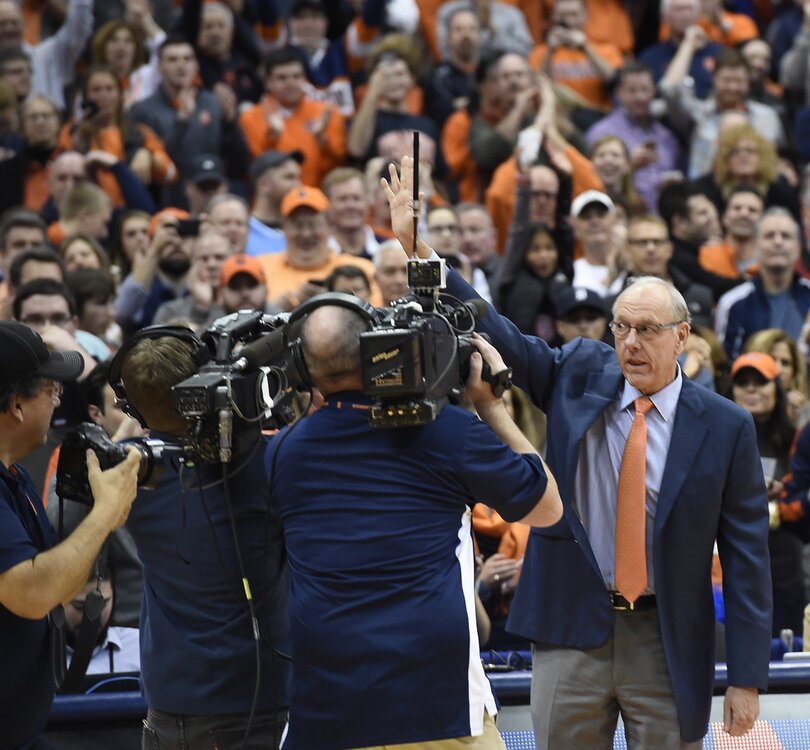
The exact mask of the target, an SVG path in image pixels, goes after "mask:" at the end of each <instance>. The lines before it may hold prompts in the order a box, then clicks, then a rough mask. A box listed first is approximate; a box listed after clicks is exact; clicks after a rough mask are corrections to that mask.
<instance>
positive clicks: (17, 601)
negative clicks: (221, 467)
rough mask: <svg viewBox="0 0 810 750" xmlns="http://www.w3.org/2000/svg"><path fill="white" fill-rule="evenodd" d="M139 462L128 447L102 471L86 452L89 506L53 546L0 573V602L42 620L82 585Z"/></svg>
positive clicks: (128, 497)
mask: <svg viewBox="0 0 810 750" xmlns="http://www.w3.org/2000/svg"><path fill="white" fill-rule="evenodd" d="M139 463H140V454H139V453H138V451H137V450H135V448H130V453H129V455H128V456H127V458H126V460H124V461H123V462H122V463H120V464H118V466H114V467H113V468H112V469H109V470H108V471H101V468H100V467H99V464H98V459H97V458H96V455H95V454H94V453H93V452H92V451H88V456H87V468H88V478H89V480H90V487H91V489H92V491H93V498H94V499H95V504H94V505H93V508H92V510H91V511H90V512H89V513H88V514H87V516H85V518H84V520H83V521H82V522H81V523H80V524H79V525H78V526H77V527H76V529H75V530H74V531H73V533H72V534H70V535H69V536H68V537H67V538H66V539H64V540H63V541H62V542H60V543H59V544H57V545H56V546H55V547H52V548H51V549H49V550H46V551H44V552H40V553H38V554H37V555H35V556H33V557H31V558H30V559H28V560H23V561H22V562H20V563H17V564H16V565H14V566H13V567H11V568H9V569H7V570H5V571H4V572H2V573H0V604H2V605H3V606H4V607H5V608H6V609H8V610H10V611H11V612H13V613H14V614H15V615H17V616H18V617H26V618H28V619H31V620H41V619H42V618H43V617H45V616H46V615H47V614H48V612H50V611H51V610H52V609H53V608H54V607H55V606H56V605H57V604H59V603H60V602H61V603H67V602H69V601H70V600H71V599H72V598H73V597H74V596H76V594H78V593H79V591H81V590H82V588H83V587H84V585H85V583H87V577H88V576H89V575H90V571H91V569H92V567H93V563H94V562H95V560H96V557H97V556H98V553H99V550H100V549H101V546H102V545H103V544H104V541H105V540H106V539H107V536H108V535H109V534H110V532H111V531H114V530H115V529H117V528H119V527H120V526H121V525H122V524H123V523H124V521H126V518H127V514H128V513H129V509H130V507H131V506H132V501H133V500H134V499H135V492H136V490H137V476H138V466H139Z"/></svg>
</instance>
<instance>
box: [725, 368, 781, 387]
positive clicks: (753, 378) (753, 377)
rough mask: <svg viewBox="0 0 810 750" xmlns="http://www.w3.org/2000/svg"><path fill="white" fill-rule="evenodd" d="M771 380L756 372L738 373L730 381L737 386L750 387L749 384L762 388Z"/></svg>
mask: <svg viewBox="0 0 810 750" xmlns="http://www.w3.org/2000/svg"><path fill="white" fill-rule="evenodd" d="M772 382H773V381H772V380H766V379H765V378H763V377H762V375H760V374H759V373H757V372H752V373H740V374H739V375H736V376H735V377H734V379H733V380H732V383H733V384H734V385H735V386H736V387H737V388H750V387H751V386H754V387H755V388H763V387H764V386H766V385H768V384H770V383H772Z"/></svg>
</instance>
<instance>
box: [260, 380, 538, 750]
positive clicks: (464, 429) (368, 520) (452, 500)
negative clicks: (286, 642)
mask: <svg viewBox="0 0 810 750" xmlns="http://www.w3.org/2000/svg"><path fill="white" fill-rule="evenodd" d="M368 403H369V402H368V400H367V399H365V398H364V397H363V395H362V394H357V393H348V394H337V395H333V396H330V398H329V399H328V400H327V404H326V405H325V406H324V407H323V408H322V409H320V410H319V411H318V412H316V413H315V414H312V415H310V416H308V417H306V418H305V419H302V420H301V421H300V422H299V423H297V424H296V425H295V426H294V427H292V428H289V429H288V430H286V431H283V432H282V433H280V434H279V436H278V437H276V438H275V440H274V441H273V443H272V445H271V451H270V452H268V461H269V466H270V469H271V475H272V476H271V480H272V481H271V498H272V499H273V502H274V503H275V505H276V506H277V507H278V509H279V512H280V514H281V517H282V522H283V524H284V537H285V543H286V545H287V552H288V556H289V564H290V573H291V593H290V621H291V640H292V646H293V682H292V689H291V696H290V723H289V732H288V736H287V739H286V741H285V745H284V748H285V750H336V748H347V747H349V748H350V747H364V746H368V745H382V744H385V745H389V744H390V745H395V744H399V743H406V742H425V741H430V740H439V739H446V738H451V737H464V736H469V735H471V734H475V733H480V731H481V722H482V720H483V715H484V711H485V710H486V711H488V712H489V713H490V714H494V713H495V711H496V710H497V709H496V707H495V702H494V698H493V696H492V691H491V688H490V686H489V683H488V681H487V680H486V677H485V676H484V673H483V669H482V667H481V660H480V653H479V647H478V636H477V632H476V627H475V611H474V598H473V578H474V561H473V544H472V536H471V512H470V506H471V505H472V504H473V503H474V502H476V501H481V502H486V503H487V504H488V505H491V506H492V507H494V508H496V509H497V510H498V511H499V512H500V513H501V515H503V516H504V517H505V518H507V519H508V520H517V519H519V518H522V517H523V516H524V515H525V514H526V513H528V512H529V511H530V510H531V509H532V508H534V506H535V505H536V504H537V502H538V500H539V498H540V497H541V496H542V494H543V493H544V492H545V488H546V484H547V477H546V475H545V472H544V471H543V468H542V465H541V463H540V460H539V458H538V457H537V456H534V455H521V454H517V453H515V452H514V451H512V450H511V449H510V448H508V447H507V446H506V445H504V444H503V443H502V442H501V441H500V440H499V439H498V438H497V437H496V435H495V434H494V433H493V432H492V430H491V429H490V428H489V427H488V426H487V425H486V424H484V423H483V422H481V421H480V420H478V418H477V417H475V416H474V415H472V414H470V413H469V412H467V411H464V410H463V409H460V408H458V407H455V406H446V407H445V408H444V409H443V410H442V411H441V413H440V414H439V417H438V419H437V420H436V422H434V423H433V424H431V425H428V426H425V427H418V428H401V429H393V430H377V429H372V428H371V427H369V425H368V411H367V409H368Z"/></svg>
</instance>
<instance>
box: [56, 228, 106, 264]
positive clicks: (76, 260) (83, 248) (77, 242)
mask: <svg viewBox="0 0 810 750" xmlns="http://www.w3.org/2000/svg"><path fill="white" fill-rule="evenodd" d="M59 255H61V256H62V260H64V261H65V268H66V269H67V270H68V271H75V270H76V269H77V268H99V269H102V270H104V271H106V272H108V273H109V271H110V259H109V257H108V256H107V253H106V252H105V251H104V248H103V247H102V246H101V245H100V244H99V243H98V241H97V240H94V239H93V238H92V237H88V236H87V235H85V234H72V235H70V236H69V237H65V239H64V240H62V242H61V243H60V245H59Z"/></svg>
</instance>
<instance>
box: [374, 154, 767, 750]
mask: <svg viewBox="0 0 810 750" xmlns="http://www.w3.org/2000/svg"><path fill="white" fill-rule="evenodd" d="M412 182H413V162H412V160H410V159H408V158H405V159H404V160H403V164H402V176H401V179H400V178H398V177H397V175H396V172H395V171H394V170H393V169H392V170H391V183H390V186H389V188H388V190H387V195H388V200H389V204H390V206H391V214H392V226H393V228H394V231H395V232H396V234H397V237H398V239H399V240H400V242H401V243H402V245H403V247H406V248H410V247H411V246H412V245H413V201H412V198H411V192H412V187H411V186H412ZM418 253H419V255H420V257H423V258H427V257H430V256H431V254H432V250H431V249H430V247H428V246H427V245H426V244H425V243H424V242H422V240H421V239H420V240H418ZM448 290H449V291H450V292H451V293H452V294H454V295H456V296H457V297H459V298H461V299H466V298H469V297H473V296H475V293H474V292H473V290H472V288H471V287H469V286H468V285H467V284H466V283H465V282H464V281H463V280H462V279H461V278H460V276H459V275H458V274H455V273H452V272H451V274H450V278H449V280H448ZM613 313H614V320H613V323H612V325H611V327H612V329H613V333H614V336H615V337H616V349H615V351H614V350H613V349H612V348H611V347H609V346H607V345H605V344H603V343H601V342H597V341H590V340H585V339H575V340H574V341H573V342H571V343H570V344H567V345H566V346H564V347H563V348H561V349H552V348H550V347H549V346H547V345H546V343H545V342H544V341H542V340H540V339H537V338H534V337H531V336H523V335H522V334H521V333H520V332H519V331H518V330H517V329H516V328H515V327H514V326H513V325H512V324H511V323H510V322H509V321H508V320H506V319H505V318H502V317H500V316H498V315H497V314H496V313H495V312H494V311H493V310H491V309H490V310H489V312H488V313H487V314H485V315H484V316H482V318H481V319H480V320H479V322H478V326H477V327H478V330H479V331H484V332H486V333H488V334H489V335H490V336H491V337H492V340H493V342H494V343H495V345H496V346H497V348H498V349H499V350H500V352H501V354H502V355H503V357H504V359H505V360H506V361H507V363H508V364H510V365H511V366H512V367H513V369H514V380H515V383H516V384H517V385H519V386H520V387H521V388H524V389H525V390H526V391H527V392H528V393H529V394H530V396H531V398H532V400H533V401H534V402H535V403H536V404H537V405H538V406H539V407H541V408H542V409H543V410H544V411H545V412H546V414H547V416H548V456H547V461H548V465H549V466H550V468H551V470H552V472H553V473H554V475H555V476H556V477H557V481H558V485H559V488H560V494H561V496H562V500H563V505H564V514H563V518H562V520H561V521H559V522H558V523H557V524H555V525H553V526H550V527H548V528H544V529H533V530H532V532H531V537H530V539H529V545H528V549H527V551H526V556H525V560H524V565H523V573H522V575H521V581H520V586H519V589H518V592H517V595H516V597H515V601H514V603H513V605H512V609H511V615H510V620H509V624H508V627H509V629H510V630H512V631H513V632H515V633H518V634H520V635H522V636H524V637H527V638H529V639H531V640H532V641H533V642H534V644H535V648H534V673H533V680H532V717H533V723H534V730H535V739H536V742H537V747H538V750H540V749H541V748H542V749H543V750H545V749H548V748H551V749H552V750H559V749H560V748H566V749H567V748H572V749H573V748H576V750H591V749H593V750H597V749H598V750H606V749H607V748H611V747H612V746H613V733H614V731H615V727H616V723H617V720H618V717H619V715H621V717H622V719H623V722H624V727H625V735H626V737H627V741H628V747H629V748H630V750H642V749H645V750H649V749H650V748H656V750H662V749H668V748H678V749H679V750H686V749H688V750H696V749H697V748H700V747H702V738H703V736H704V734H705V733H706V729H707V724H708V719H709V711H710V708H711V695H712V684H713V678H714V605H713V599H712V589H711V562H712V551H713V548H714V543H715V540H717V545H718V548H719V551H720V560H721V563H722V566H723V572H724V596H725V605H726V640H727V644H726V648H727V654H728V677H729V687H728V689H727V691H726V697H725V709H724V725H725V728H726V731H727V732H729V733H730V734H732V735H735V736H739V735H742V734H744V733H745V732H747V731H748V730H749V729H750V728H751V726H752V725H753V723H754V721H755V719H756V717H757V715H758V714H759V697H758V695H759V690H762V689H764V688H765V687H766V686H767V679H768V657H769V653H770V632H771V630H770V628H771V624H770V622H771V593H770V591H771V588H770V571H769V563H768V559H769V557H768V511H767V499H766V494H765V483H764V480H763V476H762V470H761V466H760V461H759V455H758V452H757V444H756V434H755V431H754V425H753V422H752V420H751V418H750V416H749V415H748V414H746V413H745V412H743V411H742V410H741V409H739V408H738V407H737V406H736V405H734V404H733V403H731V402H730V401H728V400H726V399H723V398H721V397H719V396H717V395H716V394H714V393H712V392H710V391H708V390H706V389H704V388H702V387H700V386H698V385H695V384H694V383H692V382H690V381H689V380H688V379H687V378H686V377H684V375H683V373H682V372H681V371H680V368H679V367H678V365H677V357H678V355H679V354H680V353H681V352H682V351H683V348H684V344H685V343H686V340H687V338H688V336H689V312H688V309H687V307H686V304H685V303H684V301H683V298H682V297H681V296H680V294H679V293H678V292H677V290H675V288H674V287H672V285H670V284H669V283H668V282H665V281H663V280H661V279H654V278H651V277H647V278H645V279H643V280H641V281H638V282H636V283H635V284H633V285H632V286H630V287H629V288H628V289H626V290H625V291H624V292H623V293H622V294H621V295H620V296H619V298H618V299H617V300H616V303H615V305H614V310H613ZM634 407H635V408H634ZM634 412H635V413H634Z"/></svg>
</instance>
